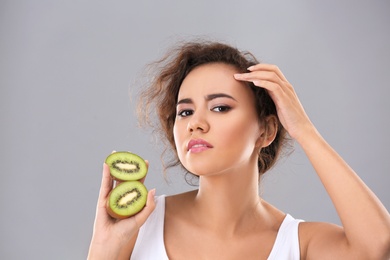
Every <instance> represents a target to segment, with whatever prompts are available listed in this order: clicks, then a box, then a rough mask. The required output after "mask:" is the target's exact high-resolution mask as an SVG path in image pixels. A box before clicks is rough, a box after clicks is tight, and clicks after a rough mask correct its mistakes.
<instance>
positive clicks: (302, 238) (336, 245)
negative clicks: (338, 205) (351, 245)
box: [299, 222, 359, 259]
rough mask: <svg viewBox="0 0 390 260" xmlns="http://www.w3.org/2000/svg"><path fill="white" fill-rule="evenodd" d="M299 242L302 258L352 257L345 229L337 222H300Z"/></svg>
mask: <svg viewBox="0 0 390 260" xmlns="http://www.w3.org/2000/svg"><path fill="white" fill-rule="evenodd" d="M299 243H300V250H301V259H318V258H322V259H349V258H350V257H351V252H350V250H349V249H348V241H347V239H346V236H345V232H344V229H343V228H342V227H340V226H338V225H335V224H331V223H325V222H302V223H300V225H299ZM354 257H359V256H354ZM353 259H359V258H353Z"/></svg>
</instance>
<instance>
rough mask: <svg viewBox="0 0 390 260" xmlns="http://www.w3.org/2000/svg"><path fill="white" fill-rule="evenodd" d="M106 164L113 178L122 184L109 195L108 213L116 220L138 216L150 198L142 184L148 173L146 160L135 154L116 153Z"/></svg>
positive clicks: (109, 157) (110, 156)
mask: <svg viewBox="0 0 390 260" xmlns="http://www.w3.org/2000/svg"><path fill="white" fill-rule="evenodd" d="M106 164H107V165H108V166H109V167H110V174H111V177H112V178H113V179H114V180H117V181H119V182H120V184H119V185H118V186H116V187H115V188H114V189H113V190H112V191H111V192H110V194H109V195H108V199H107V206H106V207H107V213H108V214H109V215H110V216H111V217H113V218H116V219H124V218H128V217H131V216H133V215H135V214H137V213H138V212H140V211H141V210H142V209H143V208H144V206H145V204H146V199H147V196H148V190H147V189H146V187H145V186H144V185H143V183H142V182H140V180H141V179H143V178H144V177H145V176H146V173H147V171H148V166H147V164H146V162H145V160H144V159H142V158H141V157H140V156H138V155H136V154H134V153H130V152H114V153H112V154H110V155H109V156H108V157H107V158H106Z"/></svg>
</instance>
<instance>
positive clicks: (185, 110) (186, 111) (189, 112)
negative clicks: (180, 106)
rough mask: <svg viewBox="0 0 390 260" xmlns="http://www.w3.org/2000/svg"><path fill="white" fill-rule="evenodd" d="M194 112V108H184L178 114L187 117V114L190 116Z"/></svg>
mask: <svg viewBox="0 0 390 260" xmlns="http://www.w3.org/2000/svg"><path fill="white" fill-rule="evenodd" d="M192 114H193V111H192V110H189V109H184V110H180V111H179V112H178V113H177V115H178V116H180V117H187V116H190V115H192Z"/></svg>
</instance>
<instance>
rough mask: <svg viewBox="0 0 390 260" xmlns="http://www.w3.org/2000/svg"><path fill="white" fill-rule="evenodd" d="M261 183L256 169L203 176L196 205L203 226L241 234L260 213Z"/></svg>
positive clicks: (250, 168)
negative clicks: (259, 183) (241, 228)
mask: <svg viewBox="0 0 390 260" xmlns="http://www.w3.org/2000/svg"><path fill="white" fill-rule="evenodd" d="M258 182H259V179H258V173H257V167H240V169H239V170H237V169H232V170H230V171H229V172H224V173H223V174H218V175H213V176H201V177H200V180H199V191H198V193H197V195H196V198H195V205H194V210H196V212H197V213H196V214H197V218H198V220H199V221H200V224H201V225H203V226H207V228H208V229H209V230H214V231H217V232H225V233H226V232H227V233H230V234H232V233H236V232H238V229H239V228H240V227H242V226H243V224H244V223H250V222H249V221H248V218H253V217H255V216H257V215H256V213H258V212H259V210H261V203H260V198H259V195H258Z"/></svg>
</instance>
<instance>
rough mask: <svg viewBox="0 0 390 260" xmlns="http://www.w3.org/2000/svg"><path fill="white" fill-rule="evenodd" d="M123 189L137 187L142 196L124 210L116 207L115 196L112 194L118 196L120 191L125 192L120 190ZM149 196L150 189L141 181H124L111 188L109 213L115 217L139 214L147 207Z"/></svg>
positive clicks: (120, 217)
mask: <svg viewBox="0 0 390 260" xmlns="http://www.w3.org/2000/svg"><path fill="white" fill-rule="evenodd" d="M121 189H122V190H126V189H127V190H134V189H136V190H137V192H138V193H139V194H140V197H139V198H137V202H135V204H133V205H128V206H127V209H126V210H122V211H121V210H116V209H115V208H116V207H115V204H114V203H115V202H113V200H114V199H115V197H112V196H118V194H117V193H118V192H119V194H120V193H123V192H120V190H121ZM147 196H148V190H147V189H146V187H145V185H144V184H143V183H141V182H139V181H126V182H122V183H120V184H119V185H118V186H116V187H115V188H114V189H113V190H111V192H110V193H109V195H108V197H107V204H106V210H107V213H108V214H109V215H110V216H111V217H113V218H115V219H125V218H129V217H131V216H133V215H135V214H137V213H138V212H140V211H141V210H142V209H143V208H144V207H145V205H146V200H147ZM111 197H112V198H111Z"/></svg>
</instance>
